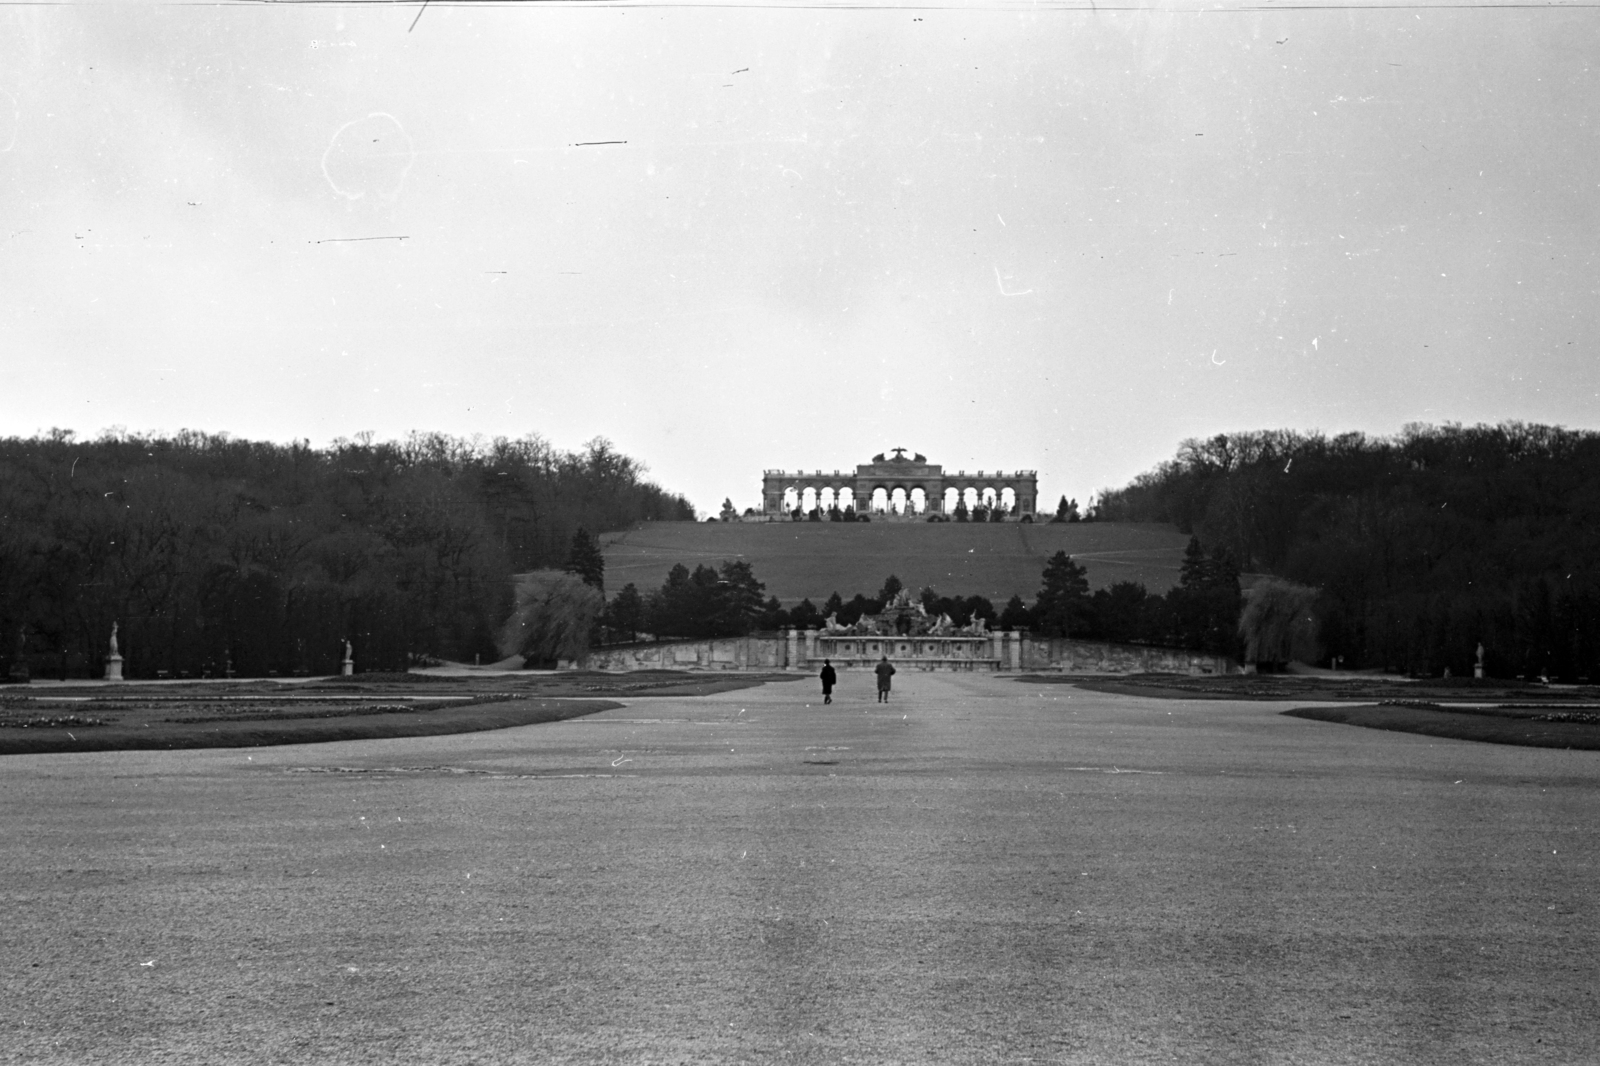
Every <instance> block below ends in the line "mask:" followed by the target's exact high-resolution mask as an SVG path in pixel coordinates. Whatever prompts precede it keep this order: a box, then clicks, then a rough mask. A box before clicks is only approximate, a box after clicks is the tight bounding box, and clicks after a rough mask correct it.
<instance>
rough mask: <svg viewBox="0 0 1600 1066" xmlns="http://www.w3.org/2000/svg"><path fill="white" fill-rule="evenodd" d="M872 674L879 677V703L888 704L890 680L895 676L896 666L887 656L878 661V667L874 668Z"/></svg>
mask: <svg viewBox="0 0 1600 1066" xmlns="http://www.w3.org/2000/svg"><path fill="white" fill-rule="evenodd" d="M872 672H873V673H875V674H877V675H878V702H879V703H888V702H889V679H890V678H891V677H893V676H894V664H893V663H891V662H890V661H889V657H888V656H887V655H885V656H884V657H883V658H882V659H880V660H878V665H877V666H874V667H873V668H872Z"/></svg>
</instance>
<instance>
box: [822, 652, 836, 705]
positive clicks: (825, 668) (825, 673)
mask: <svg viewBox="0 0 1600 1066" xmlns="http://www.w3.org/2000/svg"><path fill="white" fill-rule="evenodd" d="M821 677H822V702H823V703H832V702H833V686H834V685H836V684H838V683H839V675H838V674H837V673H835V672H834V669H833V664H832V663H830V662H829V661H828V660H826V659H824V660H822V674H821Z"/></svg>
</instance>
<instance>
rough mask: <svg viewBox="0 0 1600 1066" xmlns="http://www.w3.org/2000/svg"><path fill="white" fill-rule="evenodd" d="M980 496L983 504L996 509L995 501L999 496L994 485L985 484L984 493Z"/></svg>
mask: <svg viewBox="0 0 1600 1066" xmlns="http://www.w3.org/2000/svg"><path fill="white" fill-rule="evenodd" d="M978 498H979V499H980V500H981V501H982V502H983V505H984V506H985V507H987V508H989V509H991V510H993V509H994V501H995V500H997V499H998V498H999V497H998V496H996V495H995V491H994V486H992V485H986V486H984V490H983V494H982V495H981V496H979V497H978Z"/></svg>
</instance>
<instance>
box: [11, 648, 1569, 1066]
mask: <svg viewBox="0 0 1600 1066" xmlns="http://www.w3.org/2000/svg"><path fill="white" fill-rule="evenodd" d="M841 681H842V684H841V690H840V691H841V693H842V698H840V699H838V700H837V702H835V703H834V704H833V705H832V706H828V707H824V706H822V705H821V703H820V698H819V697H818V695H817V694H816V692H815V690H814V688H813V687H812V686H810V685H809V684H803V685H769V686H765V687H763V688H760V689H753V690H746V691H741V692H732V693H725V694H722V695H717V696H709V697H703V698H692V699H686V698H678V697H670V698H668V697H662V698H648V699H634V700H629V701H628V706H626V707H625V708H623V709H620V710H613V711H608V712H604V713H602V714H599V715H595V716H592V717H586V718H581V719H576V720H572V721H568V722H563V723H557V724H551V725H541V726H531V727H526V728H520V729H509V730H502V731H499V732H493V733H475V734H468V735H462V736H450V737H429V738H418V739H408V740H388V741H375V742H349V743H339V744H330V745H320V746H300V747H282V748H266V749H254V750H248V751H247V750H238V749H234V750H208V751H187V752H172V753H162V752H122V753H103V754H85V755H45V756H13V757H8V758H5V759H4V760H0V799H3V802H0V996H3V1000H0V1003H3V1007H0V1062H19V1063H20V1062H26V1063H58V1062H59V1063H101V1062H207V1063H217V1062H296V1063H298V1062H319V1063H320V1062H341V1063H369V1062H370V1063H457V1062H460V1063H467V1062H481V1063H499V1062H528V1063H561V1062H573V1063H579V1062H581V1063H611V1062H616V1063H647V1062H648V1063H769V1062H770V1063H846V1062H860V1063H907V1064H912V1063H915V1064H929V1063H984V1064H987V1063H1025V1062H1035V1063H1044V1062H1052V1063H1085V1064H1088V1063H1095V1064H1100V1063H1184V1064H1191V1063H1218V1064H1224V1063H1226V1064H1233V1063H1340V1064H1344V1063H1384V1064H1392V1063H1440V1064H1445V1063H1448V1064H1451V1066H1460V1064H1464V1063H1485V1064H1488V1063H1495V1064H1497V1066H1498V1064H1501V1063H1521V1062H1558V1063H1594V1062H1600V1023H1597V1022H1596V1020H1595V1019H1596V1017H1597V1016H1600V1009H1597V1005H1596V1002H1595V990H1596V989H1597V988H1600V950H1597V949H1600V921H1597V918H1600V914H1597V902H1596V900H1597V893H1596V891H1595V885H1596V865H1595V864H1596V857H1597V852H1600V841H1597V832H1600V829H1597V827H1600V820H1597V818H1596V814H1597V813H1600V803H1597V799H1600V789H1597V786H1600V753H1593V752H1568V751H1556V750H1542V749H1527V748H1508V747H1498V746H1489V745H1475V744H1470V743H1466V742H1460V741H1442V740H1433V739H1430V738H1427V737H1417V736H1409V735H1404V734H1396V733H1385V732H1379V731H1375V730H1364V729H1355V728H1351V727H1347V726H1338V725H1330V724H1324V723H1318V722H1310V721H1304V720H1300V719H1293V718H1286V717H1282V716H1280V715H1279V714H1278V713H1277V712H1278V711H1279V710H1281V709H1283V705H1279V704H1272V703H1230V702H1217V701H1209V700H1208V701H1173V700H1154V699H1142V698H1136V697H1129V696H1118V695H1106V694H1098V693H1091V692H1085V691H1081V690H1077V689H1073V688H1070V687H1065V686H1030V685H1019V684H1016V683H1014V682H1012V681H1009V680H1007V679H1003V678H999V677H994V676H987V675H973V676H961V675H952V674H937V675H936V674H920V673H912V672H910V671H902V672H901V673H900V674H899V675H898V676H897V677H896V678H895V691H894V697H893V702H892V703H890V704H888V705H887V706H879V705H876V704H875V703H874V702H873V694H872V692H871V685H870V679H869V678H867V677H865V676H863V675H860V674H859V673H848V674H845V675H843V676H842V678H841Z"/></svg>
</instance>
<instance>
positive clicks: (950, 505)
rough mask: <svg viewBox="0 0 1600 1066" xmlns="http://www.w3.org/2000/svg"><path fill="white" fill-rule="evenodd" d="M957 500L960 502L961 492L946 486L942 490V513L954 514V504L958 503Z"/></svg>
mask: <svg viewBox="0 0 1600 1066" xmlns="http://www.w3.org/2000/svg"><path fill="white" fill-rule="evenodd" d="M959 502H961V492H960V490H958V489H955V488H948V489H945V490H944V513H945V514H954V513H955V510H956V504H957V503H959Z"/></svg>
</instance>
